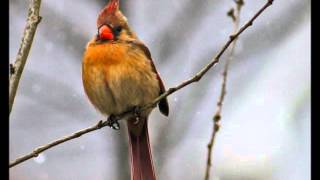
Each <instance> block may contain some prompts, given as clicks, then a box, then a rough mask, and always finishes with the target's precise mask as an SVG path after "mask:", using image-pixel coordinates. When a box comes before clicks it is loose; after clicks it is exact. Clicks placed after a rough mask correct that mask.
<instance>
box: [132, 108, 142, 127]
mask: <svg viewBox="0 0 320 180" xmlns="http://www.w3.org/2000/svg"><path fill="white" fill-rule="evenodd" d="M140 114H141V110H140V107H139V106H135V107H134V108H133V116H134V118H135V121H134V122H133V124H135V125H136V124H138V123H139V121H140Z"/></svg>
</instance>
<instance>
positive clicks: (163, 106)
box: [130, 40, 169, 116]
mask: <svg viewBox="0 0 320 180" xmlns="http://www.w3.org/2000/svg"><path fill="white" fill-rule="evenodd" d="M130 43H132V45H133V46H134V47H137V48H140V49H141V50H142V51H143V52H144V53H145V55H146V56H147V58H148V59H149V60H150V64H151V66H152V69H153V71H154V72H155V73H156V74H157V79H158V82H159V86H160V92H159V95H161V94H163V93H164V92H165V91H166V89H165V87H164V84H163V82H162V80H161V78H160V76H159V73H158V72H157V69H156V67H155V65H154V63H153V61H152V57H151V53H150V51H149V49H148V47H147V46H145V45H144V44H143V43H142V42H141V41H139V40H134V41H131V42H130ZM158 106H159V109H160V112H161V113H162V114H164V115H166V116H168V115H169V104H168V100H167V98H163V99H162V100H161V101H160V102H159V104H158Z"/></svg>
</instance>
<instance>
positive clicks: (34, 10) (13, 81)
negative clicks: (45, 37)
mask: <svg viewBox="0 0 320 180" xmlns="http://www.w3.org/2000/svg"><path fill="white" fill-rule="evenodd" d="M40 4H41V0H32V1H31V3H30V5H29V12H28V18H27V24H26V27H25V29H24V33H23V37H22V40H21V44H20V48H19V51H18V54H17V58H16V61H15V63H14V65H12V64H11V65H10V91H9V114H10V113H11V109H12V106H13V103H14V98H15V96H16V93H17V89H18V86H19V81H20V78H21V75H22V72H23V69H24V66H25V64H26V62H27V58H28V55H29V52H30V49H31V46H32V42H33V37H34V34H35V32H36V29H37V26H38V24H39V23H40V21H41V17H40V16H39V12H40Z"/></svg>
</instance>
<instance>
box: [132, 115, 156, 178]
mask: <svg viewBox="0 0 320 180" xmlns="http://www.w3.org/2000/svg"><path fill="white" fill-rule="evenodd" d="M131 122H132V121H130V120H129V121H128V132H129V146H130V158H131V161H130V166H131V180H156V176H155V173H154V169H153V163H152V154H151V148H150V143H149V135H148V122H147V120H145V121H142V122H141V123H144V124H143V126H142V129H141V131H139V133H136V131H133V128H135V127H134V125H132V124H130V123H131Z"/></svg>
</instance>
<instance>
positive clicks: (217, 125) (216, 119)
mask: <svg viewBox="0 0 320 180" xmlns="http://www.w3.org/2000/svg"><path fill="white" fill-rule="evenodd" d="M235 3H236V9H234V8H231V9H230V10H229V11H228V13H227V15H228V16H229V17H230V18H231V19H232V21H233V29H234V30H233V31H234V33H235V32H237V30H238V29H239V22H240V11H241V8H242V6H243V5H244V1H243V0H235ZM235 11H236V13H235ZM236 42H237V39H235V40H234V41H233V43H232V45H231V50H230V53H229V56H228V58H227V59H226V63H225V66H224V70H223V73H222V85H221V92H220V96H219V99H218V103H217V110H216V113H215V115H214V116H213V130H212V134H211V139H210V141H209V144H208V158H207V166H206V173H205V180H209V178H210V168H211V166H212V159H211V158H212V150H213V146H214V142H215V137H216V135H217V133H218V131H219V129H220V120H221V111H222V106H223V101H224V98H225V95H226V93H227V90H226V89H227V77H228V69H229V64H230V61H231V60H232V58H233V55H234V49H235V47H236Z"/></svg>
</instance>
